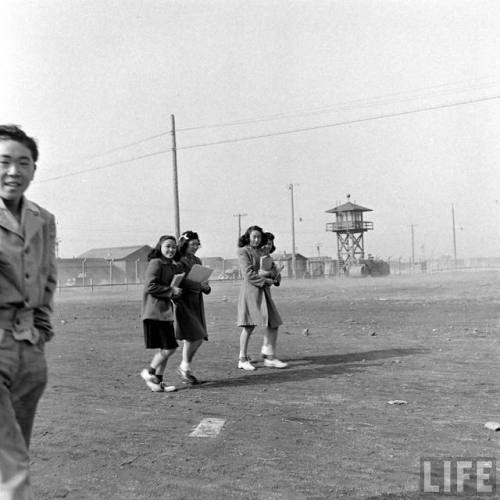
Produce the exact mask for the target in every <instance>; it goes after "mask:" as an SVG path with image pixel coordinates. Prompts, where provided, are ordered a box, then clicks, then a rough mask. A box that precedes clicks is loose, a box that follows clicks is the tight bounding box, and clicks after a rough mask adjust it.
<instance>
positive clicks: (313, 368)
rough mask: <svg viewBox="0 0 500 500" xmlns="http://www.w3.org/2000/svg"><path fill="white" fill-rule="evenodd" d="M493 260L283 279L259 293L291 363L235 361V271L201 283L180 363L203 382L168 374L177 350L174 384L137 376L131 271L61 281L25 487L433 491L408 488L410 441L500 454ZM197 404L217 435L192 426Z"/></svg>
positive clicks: (283, 494) (375, 493)
mask: <svg viewBox="0 0 500 500" xmlns="http://www.w3.org/2000/svg"><path fill="white" fill-rule="evenodd" d="M499 277H500V274H498V273H495V272H490V273H486V272H482V273H462V274H457V275H453V274H442V275H429V276H427V275H413V276H390V277H386V278H358V279H332V280H306V281H303V280H299V281H288V282H285V283H283V285H282V286H281V287H280V288H275V289H273V295H274V298H275V301H276V303H277V305H278V308H279V310H280V312H281V313H282V316H283V319H284V325H283V327H282V328H281V329H280V338H279V354H280V357H281V358H282V359H284V360H286V361H288V362H289V364H290V365H289V367H288V368H287V369H285V370H276V369H274V370H273V369H269V368H264V367H263V366H262V363H258V364H257V366H258V370H256V371H255V372H243V371H242V370H238V369H237V368H236V364H237V356H238V335H239V331H238V329H237V328H236V326H235V318H236V304H237V294H238V289H239V283H233V282H214V283H213V292H212V294H211V295H210V296H209V297H208V298H207V299H206V311H207V319H208V323H209V336H210V340H209V342H206V343H204V345H203V346H202V348H201V349H200V351H199V354H198V356H197V358H196V359H195V364H194V366H193V371H194V373H195V374H196V375H197V376H198V377H199V378H201V379H203V380H204V381H206V383H204V384H202V385H200V386H196V387H192V388H187V387H185V386H183V385H182V384H181V381H180V380H179V377H178V376H177V375H176V374H175V368H176V367H177V366H178V364H179V362H180V353H177V354H176V356H175V358H173V360H171V364H170V365H169V371H168V373H169V374H170V375H171V377H170V378H169V379H168V381H169V382H172V383H175V384H178V385H179V386H180V390H179V391H178V392H175V393H152V392H151V391H150V390H149V389H148V388H147V387H146V386H145V384H144V382H143V380H142V379H141V378H140V377H139V372H140V370H141V369H142V368H144V367H145V366H147V363H148V361H149V359H150V357H151V353H150V352H149V351H146V350H145V349H144V347H143V340H142V326H141V323H140V317H139V313H140V295H141V289H140V288H136V287H129V288H128V289H124V288H123V287H122V288H121V289H119V290H118V289H116V288H115V289H112V288H102V289H99V290H97V289H96V290H94V291H93V292H91V291H90V290H84V289H78V288H69V289H64V290H62V291H61V292H60V293H58V295H57V297H56V298H57V307H56V314H55V317H54V323H55V327H56V335H57V336H56V337H55V339H54V340H53V342H51V344H49V345H48V346H47V355H48V360H49V363H50V381H49V385H48V388H47V390H46V392H45V395H44V397H43V399H42V401H41V404H40V407H39V413H38V416H37V420H36V422H35V429H34V437H33V442H32V450H31V454H32V481H33V484H34V489H35V492H36V495H37V499H50V500H52V499H56V498H67V499H105V500H108V499H120V500H127V499H148V500H150V499H208V500H212V499H213V500H215V499H226V498H227V499H233V498H234V499H311V500H313V499H343V498H371V499H386V498H404V499H417V498H437V496H436V495H431V496H429V497H424V496H423V495H422V494H420V493H419V475H420V457H428V456H431V457H447V456H451V457H466V456H470V457H475V456H492V457H496V455H497V449H498V447H499V440H500V439H499V438H500V433H494V432H492V431H488V430H487V429H486V428H485V427H484V424H485V422H487V421H491V420H494V421H500V400H499V398H498V397H497V396H498V392H499V389H498V386H497V384H498V379H497V377H498V372H499V370H498V358H499V355H500V344H499V333H500V326H499V325H500V320H499V308H500V292H499V287H498V284H499ZM305 328H308V330H309V334H308V335H305V334H304V333H303V331H304V329H305ZM261 340H262V334H261V330H258V331H256V333H255V334H254V335H253V336H252V339H251V349H250V352H251V353H253V355H254V356H253V357H254V358H257V355H258V352H259V350H260V343H261ZM396 399H397V400H404V401H406V402H407V404H403V405H391V404H388V401H390V400H396ZM212 417H215V418H220V419H224V420H225V424H224V426H223V428H222V431H221V432H220V434H219V435H218V436H217V437H191V436H190V433H191V432H192V431H193V429H194V428H195V427H196V426H197V425H198V424H199V423H200V421H201V420H202V419H204V418H212ZM448 498H450V497H448ZM482 498H485V497H484V496H483V497H482Z"/></svg>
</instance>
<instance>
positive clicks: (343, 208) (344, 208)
mask: <svg viewBox="0 0 500 500" xmlns="http://www.w3.org/2000/svg"><path fill="white" fill-rule="evenodd" d="M338 212H373V210H372V209H371V208H366V207H362V206H361V205H356V204H355V203H351V202H350V201H348V202H347V203H344V204H343V205H339V206H338V207H335V208H330V210H327V211H326V213H328V214H336V213H338Z"/></svg>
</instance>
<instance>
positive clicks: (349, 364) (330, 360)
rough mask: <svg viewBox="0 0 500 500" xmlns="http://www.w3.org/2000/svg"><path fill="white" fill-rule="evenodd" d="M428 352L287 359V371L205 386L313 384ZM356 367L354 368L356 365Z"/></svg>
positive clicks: (383, 351)
mask: <svg viewBox="0 0 500 500" xmlns="http://www.w3.org/2000/svg"><path fill="white" fill-rule="evenodd" d="M427 352H429V350H428V349H422V348H409V349H381V350H377V351H364V352H354V353H346V354H329V355H319V356H304V357H301V358H298V359H287V360H286V361H287V362H288V363H289V366H288V368H284V369H281V370H276V369H270V368H262V369H261V368H260V367H259V368H258V369H257V370H256V371H255V372H245V375H243V376H239V377H234V378H230V379H219V380H206V381H204V383H203V384H202V386H203V387H204V388H207V387H235V386H240V385H245V386H248V385H257V384H262V383H266V384H269V383H271V384H272V383H275V384H279V383H284V382H293V381H296V380H301V381H304V380H312V379H316V378H324V377H326V376H329V375H340V374H343V373H355V372H360V371H364V370H365V369H366V368H367V367H368V366H376V365H378V363H369V361H376V360H379V359H386V358H398V357H402V356H413V355H418V354H425V353H427ZM353 363H354V364H353Z"/></svg>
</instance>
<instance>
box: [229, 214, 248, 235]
mask: <svg viewBox="0 0 500 500" xmlns="http://www.w3.org/2000/svg"><path fill="white" fill-rule="evenodd" d="M247 215H248V214H233V217H238V239H237V240H236V241H238V240H239V238H240V236H241V218H242V217H246V216H247Z"/></svg>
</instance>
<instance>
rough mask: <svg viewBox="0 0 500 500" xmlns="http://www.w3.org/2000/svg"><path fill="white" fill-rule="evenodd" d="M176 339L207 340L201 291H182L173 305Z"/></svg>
mask: <svg viewBox="0 0 500 500" xmlns="http://www.w3.org/2000/svg"><path fill="white" fill-rule="evenodd" d="M175 319H176V322H175V336H176V338H177V340H188V341H190V342H193V341H195V340H202V339H204V340H208V334H207V325H206V321H205V308H204V305H203V296H202V294H201V292H188V291H183V292H182V295H181V297H180V299H179V300H178V301H177V303H176V307H175Z"/></svg>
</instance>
